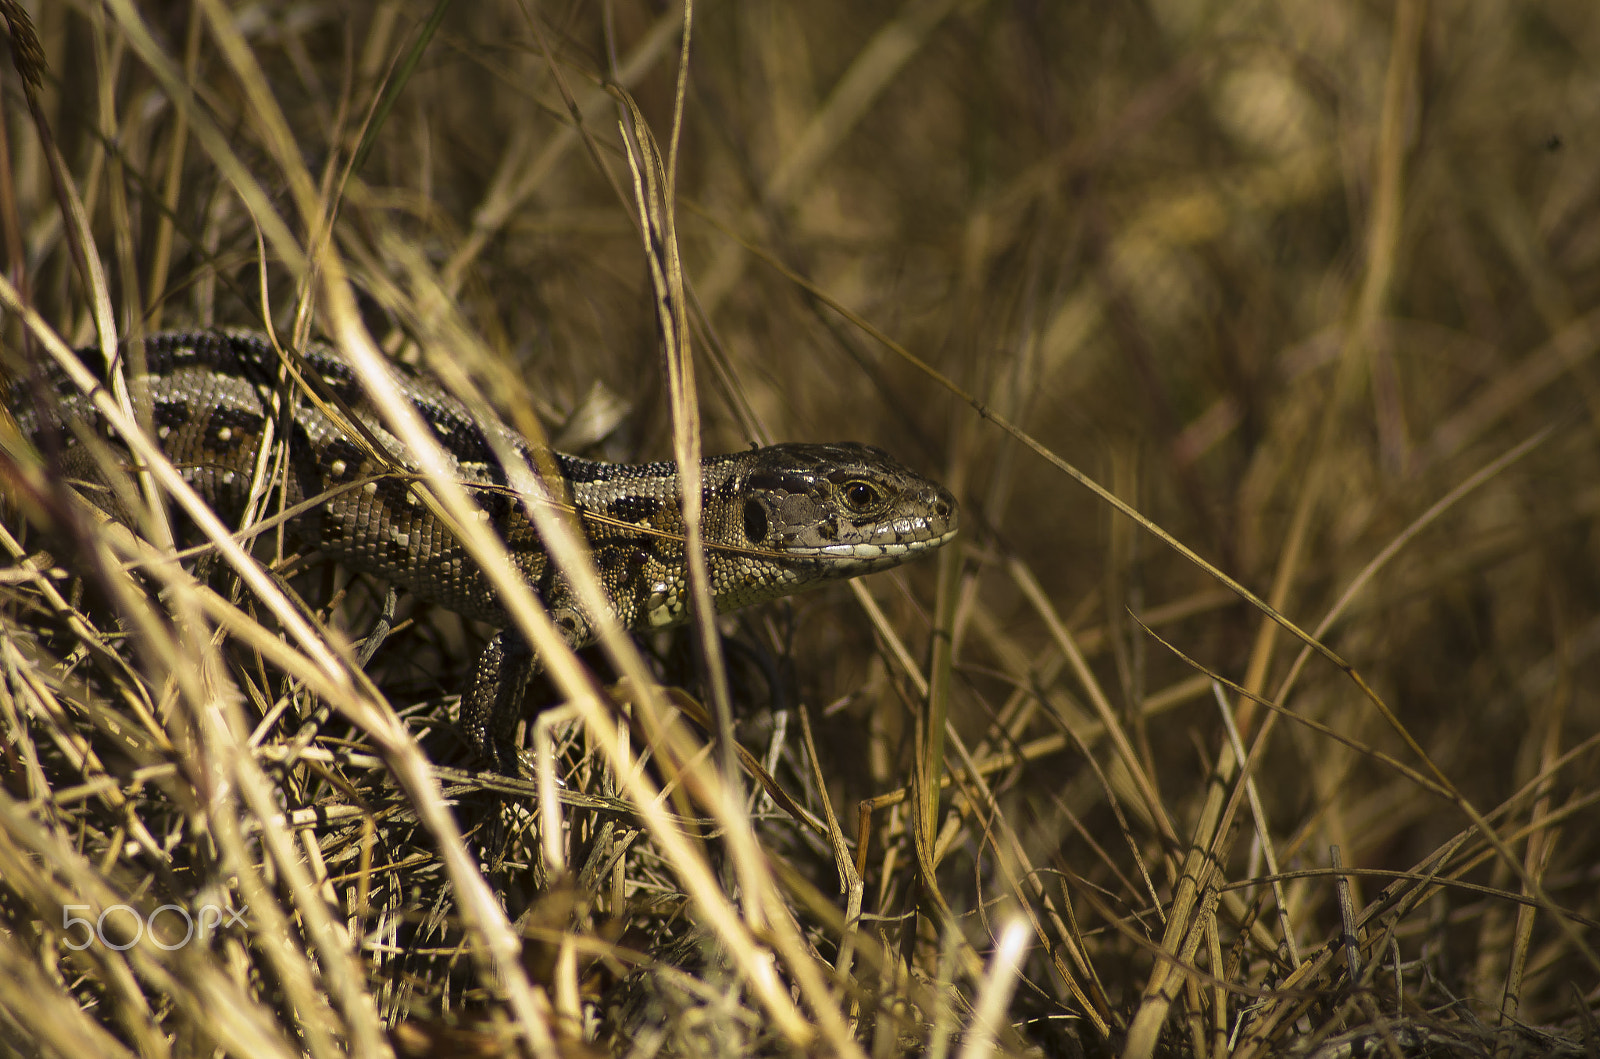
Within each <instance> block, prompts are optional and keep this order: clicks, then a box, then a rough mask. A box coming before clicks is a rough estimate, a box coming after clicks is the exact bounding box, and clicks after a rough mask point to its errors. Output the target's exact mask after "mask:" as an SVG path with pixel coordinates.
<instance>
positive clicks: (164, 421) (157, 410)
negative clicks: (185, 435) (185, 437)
mask: <svg viewBox="0 0 1600 1059" xmlns="http://www.w3.org/2000/svg"><path fill="white" fill-rule="evenodd" d="M189 410H190V405H189V402H188V401H186V400H185V399H183V398H181V397H173V398H168V399H167V400H164V401H157V402H155V404H154V406H152V408H151V409H150V421H151V422H152V423H153V424H155V427H156V429H157V430H159V429H161V428H162V427H181V426H183V425H184V424H185V423H187V422H188V421H189Z"/></svg>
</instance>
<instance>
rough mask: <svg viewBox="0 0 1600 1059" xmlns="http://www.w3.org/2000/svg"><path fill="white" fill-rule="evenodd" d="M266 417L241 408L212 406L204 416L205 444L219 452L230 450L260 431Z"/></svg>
mask: <svg viewBox="0 0 1600 1059" xmlns="http://www.w3.org/2000/svg"><path fill="white" fill-rule="evenodd" d="M265 423H266V419H265V418H264V417H263V416H262V415H261V414H260V413H257V412H249V411H246V410H245V409H243V408H214V409H212V410H211V414H210V415H208V416H206V432H205V438H206V444H207V445H209V446H211V447H213V448H215V449H217V450H218V451H221V452H232V451H234V450H235V449H238V448H239V447H240V446H241V445H243V444H244V443H245V442H246V440H248V439H251V438H254V437H255V436H256V435H257V434H259V433H260V432H261V428H262V426H263V425H264V424H265Z"/></svg>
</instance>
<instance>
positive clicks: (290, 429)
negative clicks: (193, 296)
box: [12, 329, 959, 775]
mask: <svg viewBox="0 0 1600 1059" xmlns="http://www.w3.org/2000/svg"><path fill="white" fill-rule="evenodd" d="M80 356H82V357H83V359H84V361H85V363H86V364H90V365H95V364H97V363H99V364H101V369H99V370H100V371H101V373H102V374H103V360H102V358H101V357H100V356H99V354H98V351H96V350H87V351H83V352H82V353H80ZM302 363H303V366H304V367H303V369H302V370H304V371H308V372H309V373H310V374H311V375H312V376H314V377H315V379H316V380H318V382H320V386H318V387H317V388H318V389H321V390H323V391H324V392H325V395H326V396H328V397H332V398H333V399H334V400H333V402H332V403H331V405H330V403H328V402H326V401H313V400H311V399H310V398H309V396H308V395H307V393H306V390H305V388H304V387H302V386H295V385H293V384H291V385H289V386H288V387H287V388H284V387H283V384H282V383H281V382H280V379H281V378H282V372H281V357H280V354H279V353H278V351H277V349H276V348H275V347H274V345H273V343H272V341H271V339H269V338H268V337H267V336H266V335H264V334H261V333H258V332H254V331H248V330H220V329H213V330H189V331H169V332H163V333H160V334H156V335H153V336H150V337H147V338H145V339H144V357H143V372H144V374H141V375H137V376H132V377H130V378H129V380H128V384H129V387H130V391H131V392H132V393H133V394H134V395H135V399H136V401H146V402H148V407H149V408H150V410H151V429H152V431H153V433H154V435H155V440H156V441H157V443H158V444H159V445H160V447H161V449H162V451H163V452H164V453H165V454H166V455H167V457H168V458H169V459H170V460H171V461H172V463H173V464H174V466H175V467H176V468H177V469H178V470H179V472H180V473H181V474H182V475H183V477H184V478H185V480H186V481H187V482H188V483H189V484H190V485H191V486H192V487H193V488H194V489H195V490H196V492H197V493H198V494H199V495H200V496H201V497H202V498H203V499H204V500H205V501H206V503H207V504H208V505H210V506H211V507H212V508H213V509H214V510H215V511H216V512H217V514H218V515H219V516H220V517H221V518H222V519H223V520H224V522H225V523H227V524H229V525H234V526H237V525H238V524H239V521H240V519H241V518H242V516H243V514H244V511H245V507H246V504H247V501H248V497H249V491H250V488H251V483H252V479H253V476H254V468H255V466H256V460H257V454H258V450H259V447H260V445H261V443H262V441H263V433H264V431H265V430H266V428H267V426H268V422H269V418H270V417H272V416H274V415H277V416H278V418H277V419H276V424H277V436H278V437H279V439H280V440H282V441H283V442H286V444H287V455H288V458H287V463H286V476H285V488H284V490H283V493H282V502H283V503H284V505H285V508H286V509H287V508H290V507H295V506H296V505H300V504H301V503H302V502H303V501H308V500H315V499H316V498H318V497H326V500H325V501H324V502H323V503H320V504H311V505H307V509H306V510H304V511H302V512H301V513H299V514H297V515H295V516H294V517H293V518H291V519H290V520H289V521H288V523H287V526H286V529H287V531H288V532H289V533H290V534H292V535H293V537H294V539H296V540H297V541H298V542H301V543H305V544H309V545H311V546H313V547H315V548H316V549H318V550H320V551H321V552H322V553H324V554H325V555H327V556H329V557H331V558H333V559H335V560H338V561H341V562H343V563H345V564H346V565H347V566H348V567H350V568H351V569H354V570H357V571H360V572H362V573H366V574H370V575H373V576H375V577H377V578H379V579H380V580H383V581H386V582H388V583H389V584H390V586H391V587H392V588H400V589H404V590H405V591H408V592H410V593H411V594H412V595H414V596H416V597H417V598H419V599H421V600H423V601H425V602H429V603H434V604H437V605H439V606H442V607H445V608H446V609H448V610H452V611H455V612H457V613H459V614H461V615H462V616H463V617H467V618H472V619H476V620H479V621H483V622H486V623H488V624H489V625H491V626H493V627H495V628H496V629H498V630H499V631H498V632H497V633H496V634H495V635H494V636H493V637H492V638H491V639H490V640H489V641H488V643H487V645H486V646H485V647H484V649H483V653H482V655H481V656H480V658H479V660H478V663H477V665H476V667H475V669H474V673H473V677H472V679H471V680H470V681H469V684H468V687H467V688H466V690H465V691H464V692H463V694H462V698H461V705H460V710H459V717H460V722H459V723H460V725H461V728H462V729H463V730H464V732H465V734H466V736H467V741H468V742H469V743H470V744H471V745H472V747H473V748H474V749H475V750H477V751H478V753H479V754H481V755H482V756H483V757H484V758H485V759H486V760H487V761H488V762H489V763H490V764H491V766H492V767H494V768H496V769H498V770H501V771H504V772H507V773H509V774H512V775H517V774H518V773H519V758H518V755H517V752H516V746H515V739H514V737H515V731H516V726H517V724H518V723H519V721H520V720H521V716H522V699H523V696H524V693H525V690H526V687H527V684H528V681H529V679H530V678H531V676H532V674H533V673H535V672H536V671H537V670H538V668H539V662H538V659H537V658H536V657H535V656H534V653H533V652H532V650H531V649H530V648H529V647H528V646H527V645H526V643H525V642H524V641H523V638H522V637H521V635H520V634H518V633H517V632H516V631H515V630H514V629H512V628H509V627H508V626H510V624H511V618H510V616H509V615H508V614H507V612H506V611H505V609H504V608H503V607H502V605H501V604H500V602H499V600H498V599H497V596H496V593H495V592H494V590H493V588H492V586H491V585H490V583H489V580H488V578H487V576H486V575H485V574H484V572H483V570H482V569H481V568H480V567H479V566H478V564H477V563H476V561H475V560H473V559H472V557H471V556H470V555H469V554H468V553H467V551H466V549H465V548H464V547H463V546H462V545H461V543H460V542H459V541H458V540H456V539H455V537H454V536H453V535H452V534H451V533H450V532H449V530H448V529H447V528H446V526H445V524H444V523H443V522H442V520H440V519H439V518H437V517H436V516H435V515H434V514H433V512H432V511H431V509H430V508H429V507H428V506H426V505H424V504H423V503H421V502H420V500H419V499H418V497H417V496H416V494H415V492H414V491H413V489H412V487H411V484H410V483H411V482H412V481H414V480H415V479H416V477H417V465H416V463H415V461H414V460H411V459H409V458H408V457H407V454H406V453H405V451H404V450H403V447H402V446H401V444H400V442H399V441H398V440H397V439H396V438H395V437H394V436H393V435H392V434H391V433H390V432H389V431H388V430H387V429H386V428H385V426H384V425H383V422H382V419H381V417H380V416H379V414H378V412H377V410H376V409H375V407H374V406H373V404H372V403H371V401H370V399H369V398H368V397H367V394H366V390H365V388H364V386H363V384H362V383H361V381H360V380H359V379H358V378H357V376H356V374H355V372H354V370H353V369H352V367H351V366H350V364H349V363H348V362H347V361H346V360H345V359H344V357H343V356H342V355H341V354H340V353H339V352H338V351H337V350H336V349H335V348H334V347H332V346H329V345H324V344H319V343H310V344H308V345H307V347H306V348H305V349H304V350H303V351H302ZM389 371H390V373H391V378H392V381H393V382H394V383H395V385H396V386H398V387H399V389H400V392H401V393H402V394H404V396H405V397H406V399H407V400H408V401H409V402H410V403H411V405H412V406H413V407H414V408H415V409H416V411H417V412H418V413H419V414H420V416H421V418H422V420H423V421H424V422H425V423H426V424H428V426H429V428H430V429H431V431H432V432H433V434H434V436H435V437H436V438H437V440H438V442H439V444H440V446H441V447H442V448H443V449H444V451H445V452H446V454H447V455H448V456H449V458H450V462H451V464H452V470H453V473H454V475H455V476H456V477H457V479H458V480H459V481H460V482H461V483H462V484H463V485H464V486H465V487H466V488H467V490H468V492H469V495H471V496H473V497H474V499H475V500H476V501H477V503H478V504H479V505H480V506H481V508H482V510H483V512H484V513H485V516H486V517H487V519H488V520H489V522H490V524H491V525H492V527H493V528H494V529H495V531H496V532H497V533H498V535H499V536H500V538H501V539H502V540H503V541H504V543H505V544H506V547H507V550H508V551H509V553H510V555H511V557H512V560H513V562H514V564H515V565H516V567H517V568H518V570H519V572H520V573H521V575H522V576H523V577H524V578H526V580H527V582H528V584H529V585H530V587H532V588H533V590H534V591H535V593H536V594H537V596H538V597H539V599H540V601H541V602H542V603H543V604H544V606H545V607H546V608H547V609H548V610H549V612H550V614H551V616H552V617H553V618H554V619H555V620H556V624H557V628H558V629H559V630H560V631H561V634H562V637H563V639H565V640H566V642H567V643H568V644H569V645H571V646H572V647H573V648H575V649H576V648H578V647H582V646H586V645H587V644H589V643H592V642H593V640H594V634H593V631H592V628H591V620H590V618H589V617H588V616H587V615H586V614H585V613H584V611H583V608H582V607H581V606H580V605H579V604H578V602H577V599H576V595H575V593H573V592H572V591H571V589H570V586H569V585H568V584H567V582H566V579H565V578H564V577H563V576H562V574H561V573H560V571H559V570H557V569H556V567H555V564H554V563H553V562H551V561H550V559H549V557H548V556H547V555H546V553H545V550H544V547H543V545H542V544H541V542H540V539H539V535H538V533H537V531H536V530H535V529H534V527H533V524H532V522H531V521H530V520H529V518H528V516H527V514H526V512H525V511H524V510H523V509H522V505H521V502H520V501H518V500H517V499H516V497H515V495H514V494H513V493H512V491H511V490H510V489H508V488H507V477H506V473H505V470H504V468H503V467H502V466H501V464H500V462H499V460H498V459H497V458H496V456H495V454H494V449H493V446H492V445H491V444H490V437H491V436H493V437H494V438H495V440H497V441H500V442H508V443H509V446H510V451H513V452H515V453H517V454H518V456H519V457H520V458H522V459H525V460H531V458H532V456H533V445H532V444H531V443H530V442H529V441H528V440H527V439H526V438H524V437H522V436H521V435H520V434H518V433H516V432H515V431H513V430H511V429H510V428H509V427H507V426H505V425H504V424H503V423H502V422H500V420H499V419H498V418H497V417H495V416H493V415H492V414H484V413H475V412H474V411H472V410H471V409H470V408H469V407H468V406H467V405H466V404H464V403H463V402H462V401H460V400H458V399H457V398H456V397H455V396H453V395H452V394H451V393H450V392H449V391H447V390H446V389H444V388H443V387H442V386H441V385H439V384H438V383H437V382H436V381H434V380H433V379H431V378H430V377H428V376H427V375H426V374H424V373H422V372H419V371H416V370H413V369H410V368H408V367H406V366H404V365H400V364H397V363H394V364H391V365H390V366H389ZM46 375H47V386H46V387H45V392H46V393H49V394H52V395H53V398H52V400H50V401H49V402H45V403H42V404H41V403H37V402H35V401H33V400H30V399H28V397H27V394H28V389H27V387H17V388H16V392H15V393H14V394H13V398H12V404H13V412H14V414H15V417H16V419H17V423H18V426H19V427H20V428H21V430H22V432H23V434H24V435H25V436H28V437H30V438H31V439H32V440H33V442H34V444H35V445H36V446H38V447H39V448H40V449H41V450H42V451H46V452H50V451H56V452H58V453H59V454H60V457H61V463H62V468H61V469H62V470H63V472H64V473H66V475H67V476H68V477H73V478H76V479H79V480H81V481H84V482H86V483H90V484H96V483H97V484H100V485H102V486H103V485H104V484H105V483H104V481H103V479H104V472H103V471H102V470H100V468H99V467H98V466H97V465H96V464H95V462H94V460H93V458H92V456H91V455H90V454H89V453H88V452H87V451H86V448H85V446H83V445H82V444H81V443H80V442H79V441H78V435H77V434H76V433H75V432H74V431H73V430H72V429H69V428H68V424H70V423H72V422H73V421H77V422H79V423H80V424H86V425H88V426H89V427H91V428H92V429H95V431H96V433H97V434H99V435H100V436H102V437H107V436H108V435H109V434H110V431H109V429H108V428H107V427H106V426H105V424H103V423H102V422H100V416H99V414H98V413H97V412H96V411H95V409H94V407H93V404H92V402H91V401H90V400H89V399H88V398H87V397H86V396H85V395H84V394H83V393H82V392H81V391H79V390H77V389H76V388H75V387H73V386H72V385H71V384H70V383H69V382H68V381H67V380H66V377H65V376H64V375H63V374H61V373H60V372H59V369H58V368H56V367H55V365H54V364H53V362H52V364H51V366H50V368H49V369H47V371H46ZM280 401H281V404H279V403H277V402H280ZM340 406H342V408H340ZM275 407H278V408H281V411H278V412H276V413H275V412H274V408H275ZM335 409H337V410H335ZM345 415H349V416H352V417H353V418H354V419H355V420H356V421H358V422H359V425H360V428H361V429H360V433H361V434H364V435H365V436H364V437H357V436H354V434H355V433H356V432H354V431H352V430H351V429H350V426H349V424H348V422H347V421H344V420H343V417H344V416H345ZM108 441H109V442H110V443H111V444H113V445H115V444H116V442H115V439H114V438H110V437H108ZM374 443H375V444H376V446H377V451H376V452H375V451H374V449H373V444H374ZM120 454H121V456H123V457H128V452H127V450H126V449H125V448H124V449H121V452H120ZM552 456H553V460H554V465H555V467H556V469H557V471H558V473H559V474H560V476H561V477H562V479H563V480H564V485H565V489H566V492H567V493H568V495H570V497H571V499H572V501H573V502H574V504H575V506H576V508H577V513H578V515H579V518H580V524H581V525H582V527H583V530H584V535H585V536H586V537H587V539H588V544H589V549H590V552H591V554H592V556H593V558H594V562H595V567H596V569H597V571H598V573H599V575H600V579H601V582H602V585H603V587H604V589H605V592H606V597H607V600H608V605H609V606H610V607H611V609H612V612H613V613H614V614H615V616H616V618H617V619H618V621H619V622H620V623H621V624H622V625H623V626H624V627H625V628H628V629H632V630H634V631H639V632H643V631H648V630H651V629H659V628H664V627H668V626H673V625H678V624H681V623H683V622H685V621H687V620H688V617H689V592H688V577H687V572H686V568H685V567H686V559H685V555H684V547H683V538H682V532H683V521H682V512H681V509H680V506H679V492H678V471H677V466H676V464H675V463H673V462H671V461H663V462H654V463H636V464H626V463H607V462H601V461H597V460H590V459H584V458H581V457H578V456H572V455H567V454H565V453H559V452H557V453H552ZM128 458H129V459H130V462H131V457H128ZM701 468H702V476H703V516H702V529H703V534H704V539H705V541H706V545H707V562H708V566H709V570H710V579H711V587H712V596H713V598H714V601H715V604H716V607H717V610H718V611H719V612H726V611H729V610H733V609H736V608H739V607H744V606H747V605H750V604H755V603H760V602H765V601H769V600H773V599H778V598H780V597H783V596H787V595H790V594H792V593H795V592H799V591H802V590H805V589H809V588H814V587H817V586H819V585H822V584H825V583H827V582H829V581H834V580H838V579H841V578H850V577H856V576H858V575H861V574H866V573H872V572H875V571H879V570H884V569H888V568H889V567H893V566H897V565H899V564H900V563H903V562H905V561H907V560H909V559H912V558H916V557H918V556H921V555H926V554H928V553H930V552H932V551H933V550H934V549H936V548H938V547H940V546H941V545H943V544H945V543H947V542H949V541H950V540H951V539H952V538H953V537H954V536H955V535H956V532H957V529H958V522H959V518H958V511H957V505H956V501H955V499H954V497H953V496H952V495H951V494H950V492H949V491H948V490H946V489H945V488H944V487H942V486H940V485H939V484H937V483H936V482H934V481H932V480H930V479H928V478H925V477H923V476H922V475H920V474H917V473H916V472H914V471H912V470H910V469H909V468H907V467H906V466H904V465H903V464H901V463H900V462H898V461H897V460H895V459H894V458H893V457H892V456H890V455H889V454H888V453H887V452H885V451H883V450H882V449H879V448H875V447H873V446H870V445H864V444H860V443H856V442H839V443H826V444H816V443H786V444H778V445H769V446H765V447H759V448H752V449H749V450H746V451H742V452H734V453H728V454H724V455H715V456H707V457H705V459H704V460H703V461H702V465H701ZM354 483H361V484H359V485H355V484H354ZM86 492H88V493H90V494H91V498H93V496H92V494H94V493H96V492H98V494H99V497H100V499H99V500H98V501H96V502H97V503H99V504H100V505H101V506H102V507H107V508H108V510H110V509H111V508H112V507H114V506H115V501H114V500H112V499H109V498H111V497H114V496H115V491H114V490H107V489H104V488H101V489H99V490H86ZM108 505H109V506H108ZM111 513H112V514H113V515H118V516H119V517H123V518H124V520H126V515H125V514H124V513H119V512H117V511H115V510H111Z"/></svg>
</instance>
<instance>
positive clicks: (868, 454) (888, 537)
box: [728, 442, 958, 578]
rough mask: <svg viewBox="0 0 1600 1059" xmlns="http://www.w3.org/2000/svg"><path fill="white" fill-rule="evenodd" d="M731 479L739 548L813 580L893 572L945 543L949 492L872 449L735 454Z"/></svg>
mask: <svg viewBox="0 0 1600 1059" xmlns="http://www.w3.org/2000/svg"><path fill="white" fill-rule="evenodd" d="M740 455H741V456H742V457H743V458H745V459H746V460H747V461H748V463H747V465H746V467H745V469H744V470H743V472H742V473H740V474H738V475H736V476H735V477H734V479H733V481H732V483H731V484H732V485H733V488H732V489H731V490H729V493H728V499H729V500H731V501H733V502H734V503H735V504H737V505H738V507H737V512H736V513H737V516H738V519H737V525H738V526H739V528H740V529H741V531H742V535H743V537H744V542H743V545H744V547H747V548H750V549H753V550H757V551H763V552H772V553H777V554H779V555H782V556H785V557H789V558H792V559H799V560H806V561H807V563H806V565H807V566H808V568H809V569H810V570H811V571H812V573H813V575H814V576H816V575H820V576H821V577H823V578H833V577H854V576H856V575H858V574H863V573H868V572H870V571H872V570H878V569H884V568H887V567H890V566H898V565H899V564H900V563H903V562H905V561H906V560H907V559H911V558H914V557H916V556H918V555H923V554H926V553H927V552H929V551H932V550H933V549H934V548H937V547H939V546H940V545H941V544H944V543H945V542H946V541H948V540H950V538H952V537H953V536H955V533H956V529H957V522H958V519H957V514H956V501H955V498H954V497H953V496H951V495H950V492H949V490H947V489H945V488H944V487H943V486H941V485H939V484H938V483H937V482H933V481H930V480H929V479H927V478H924V477H923V476H922V475H920V474H918V473H916V472H915V471H913V470H911V469H910V468H908V467H906V466H905V465H904V464H902V463H900V462H899V461H898V460H896V459H895V458H894V457H892V456H890V455H889V454H888V453H887V452H884V451H883V450H882V449H879V448H874V447H873V446H871V445H861V444H856V443H854V442H845V443H838V444H826V445H808V444H788V445H773V446H770V447H768V448H764V449H758V450H756V451H754V452H750V453H742V454H740Z"/></svg>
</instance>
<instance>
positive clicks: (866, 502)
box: [842, 479, 879, 511]
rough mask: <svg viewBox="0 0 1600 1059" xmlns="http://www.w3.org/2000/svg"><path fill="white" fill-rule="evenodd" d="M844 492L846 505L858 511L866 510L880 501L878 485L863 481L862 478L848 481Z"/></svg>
mask: <svg viewBox="0 0 1600 1059" xmlns="http://www.w3.org/2000/svg"><path fill="white" fill-rule="evenodd" d="M842 492H843V494H844V502H845V505H846V506H848V507H850V508H852V509H854V510H856V511H865V510H867V509H868V508H872V507H875V506H877V504H878V502H879V493H878V487H877V486H875V485H873V484H872V483H871V482H863V481H861V480H860V479H857V480H856V481H853V482H846V483H845V484H844V489H843V490H842Z"/></svg>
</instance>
